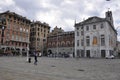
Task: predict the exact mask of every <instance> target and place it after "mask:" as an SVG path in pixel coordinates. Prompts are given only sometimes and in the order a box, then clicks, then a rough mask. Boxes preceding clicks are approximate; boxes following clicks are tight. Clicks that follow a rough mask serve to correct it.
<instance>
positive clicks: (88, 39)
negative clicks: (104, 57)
mask: <svg viewBox="0 0 120 80" xmlns="http://www.w3.org/2000/svg"><path fill="white" fill-rule="evenodd" d="M86 46H90V37H89V36H86Z"/></svg>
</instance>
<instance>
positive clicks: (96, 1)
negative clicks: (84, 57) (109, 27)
mask: <svg viewBox="0 0 120 80" xmlns="http://www.w3.org/2000/svg"><path fill="white" fill-rule="evenodd" d="M108 8H110V9H109V10H111V11H112V12H113V19H114V25H115V28H117V27H118V26H120V0H110V1H106V0H1V1H0V12H3V11H7V10H10V11H12V12H16V13H17V14H20V15H22V16H23V17H27V18H28V19H30V20H31V21H32V20H35V21H36V20H37V21H41V22H46V23H48V24H49V25H50V26H51V30H52V29H53V28H54V27H55V26H58V27H61V28H62V29H64V30H65V31H71V30H74V27H73V26H74V23H75V20H76V22H81V21H82V20H85V19H87V18H88V17H92V16H98V17H101V18H104V17H105V12H106V11H108ZM117 31H118V35H119V36H120V28H117ZM119 36H118V38H119V40H120V37H119Z"/></svg>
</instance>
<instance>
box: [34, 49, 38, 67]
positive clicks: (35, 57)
mask: <svg viewBox="0 0 120 80" xmlns="http://www.w3.org/2000/svg"><path fill="white" fill-rule="evenodd" d="M34 60H35V61H34V65H37V62H38V60H37V52H36V51H34Z"/></svg>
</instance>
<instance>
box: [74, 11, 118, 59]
mask: <svg viewBox="0 0 120 80" xmlns="http://www.w3.org/2000/svg"><path fill="white" fill-rule="evenodd" d="M74 27H75V56H76V57H103V58H104V57H108V56H110V55H116V42H117V32H116V30H115V28H114V24H113V18H112V12H111V11H107V12H106V14H105V18H100V17H96V16H94V17H90V18H88V19H86V20H84V21H82V22H79V23H75V26H74Z"/></svg>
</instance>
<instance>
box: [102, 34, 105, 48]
mask: <svg viewBox="0 0 120 80" xmlns="http://www.w3.org/2000/svg"><path fill="white" fill-rule="evenodd" d="M101 46H105V36H104V35H101Z"/></svg>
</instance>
